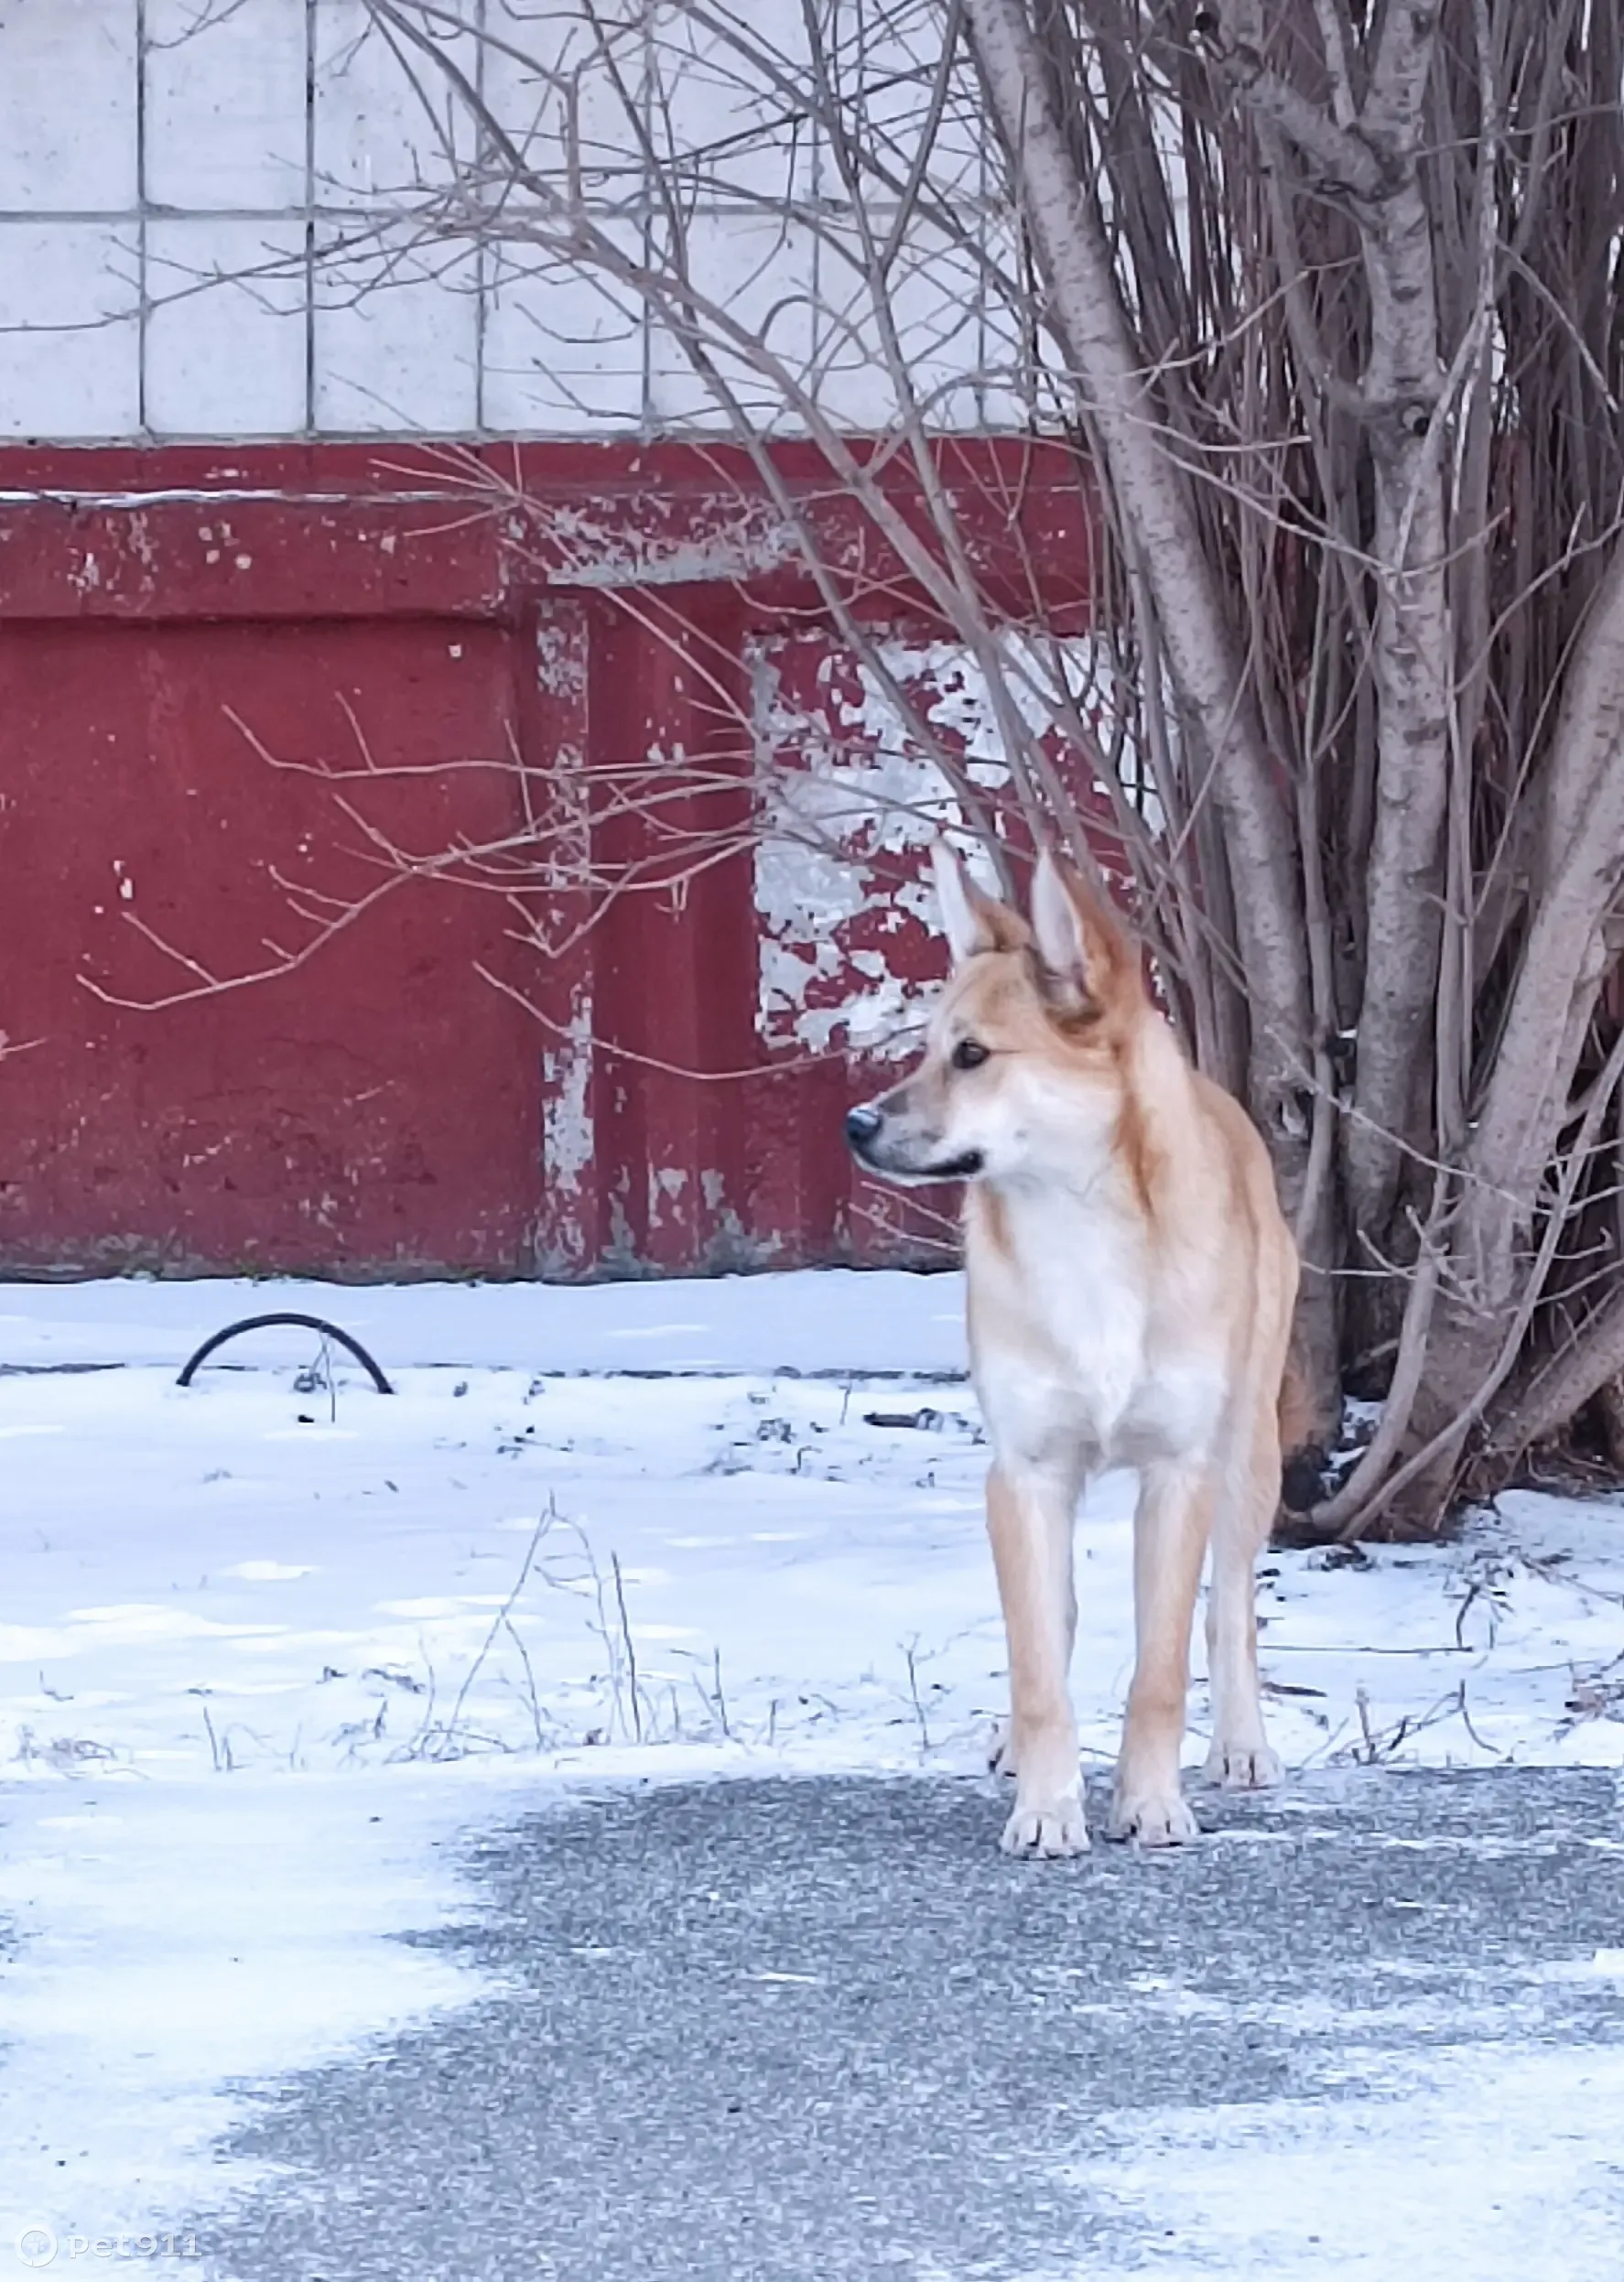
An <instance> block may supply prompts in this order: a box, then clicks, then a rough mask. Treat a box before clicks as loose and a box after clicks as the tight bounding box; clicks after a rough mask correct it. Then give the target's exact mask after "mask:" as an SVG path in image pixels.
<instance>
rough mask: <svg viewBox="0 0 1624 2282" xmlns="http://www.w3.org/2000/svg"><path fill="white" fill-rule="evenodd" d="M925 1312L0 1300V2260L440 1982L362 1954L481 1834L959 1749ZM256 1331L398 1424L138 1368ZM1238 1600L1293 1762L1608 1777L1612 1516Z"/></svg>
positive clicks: (847, 1278)
mask: <svg viewBox="0 0 1624 2282" xmlns="http://www.w3.org/2000/svg"><path fill="white" fill-rule="evenodd" d="M959 1304H960V1294H959V1291H958V1282H957V1279H955V1278H950V1277H933V1278H919V1277H909V1276H902V1275H893V1276H882V1275H867V1276H861V1277H859V1276H855V1275H848V1274H843V1273H828V1274H822V1275H803V1276H785V1277H779V1278H773V1279H753V1280H724V1281H721V1282H704V1283H697V1282H696V1283H666V1284H643V1285H622V1286H615V1287H606V1288H601V1289H596V1290H590V1291H582V1292H563V1291H558V1290H547V1289H543V1288H538V1287H534V1286H505V1287H469V1286H455V1287H412V1288H400V1289H393V1290H389V1289H385V1290H379V1289H366V1290H355V1289H339V1288H334V1287H320V1286H314V1285H309V1284H300V1285H297V1286H296V1285H276V1284H265V1283H259V1284H253V1285H249V1284H226V1283H211V1284H200V1283H193V1284H172V1285H157V1284H144V1283H111V1284H91V1285H79V1286H72V1287H42V1286H20V1285H11V1286H4V1287H0V1465H4V1466H5V1471H6V1487H5V1500H4V1509H3V1518H0V1532H3V1535H0V1546H3V1551H4V1562H3V1564H0V1578H3V1585H0V1760H3V1761H4V1767H3V1772H0V1936H3V1935H4V1932H5V1921H6V1920H10V1923H11V1928H12V1931H13V1936H14V1940H15V1942H16V1949H15V1953H14V1956H13V1958H12V1961H11V1963H10V1966H9V1970H8V1973H7V1976H6V1994H5V2012H4V2015H3V2016H0V2039H3V2040H4V2042H5V2050H4V2053H3V2054H0V2147H5V2149H6V2150H7V2159H6V2163H5V2171H4V2176H3V2178H0V2272H4V2271H5V2258H6V2257H7V2256H8V2255H11V2252H12V2245H13V2244H14V2243H15V2242H16V2236H17V2231H18V2230H19V2228H21V2227H22V2226H24V2225H25V2224H27V2223H38V2224H41V2225H45V2226H49V2228H50V2229H51V2230H52V2231H53V2232H54V2233H55V2234H56V2235H57V2237H58V2238H59V2239H60V2240H61V2241H63V2242H66V2241H67V2240H68V2239H69V2238H70V2236H71V2235H74V2234H78V2235H81V2236H84V2235H88V2236H92V2237H95V2236H103V2237H105V2236H108V2235H109V2234H114V2233H117V2231H118V2230H119V2229H121V2228H125V2229H128V2228H136V2227H140V2226H143V2225H145V2226H146V2227H147V2228H149V2229H151V2228H157V2229H161V2228H162V2226H163V2224H164V2223H165V2221H166V2220H168V2222H169V2223H171V2224H174V2223H178V2214H182V2213H184V2212H186V2211H187V2210H189V2209H194V2208H196V2207H197V2206H198V2204H199V2202H200V2201H202V2200H205V2199H206V2198H207V2197H208V2196H210V2195H211V2194H212V2193H215V2192H218V2191H222V2190H223V2189H224V2188H225V2187H226V2186H227V2185H228V2184H229V2183H230V2182H228V2181H226V2180H224V2179H222V2178H220V2177H219V2176H213V2177H211V2176H210V2175H209V2174H208V2173H207V2171H206V2169H205V2168H200V2167H203V2166H206V2163H207V2154H208V2147H209V2143H210V2141H211V2137H212V2136H213V2135H214V2134H215V2133H217V2132H218V2131H219V2130H220V2129H221V2127H222V2123H223V2122H224V2121H225V2120H226V2118H227V2117H228V2115H229V2114H230V2113H231V2110H232V2101H233V2094H232V2091H231V2085H232V2082H233V2079H248V2078H253V2077H258V2076H263V2075H265V2074H266V2073H269V2072H271V2071H277V2070H281V2069H285V2068H287V2067H291V2066H294V2065H298V2064H300V2063H302V2062H305V2061H307V2060H313V2059H316V2058H318V2057H320V2056H322V2055H325V2054H327V2053H330V2052H334V2051H337V2050H340V2049H344V2048H346V2047H347V2046H348V2045H350V2044H351V2043H352V2042H353V2040H354V2039H356V2038H357V2037H359V2036H361V2035H363V2034H364V2033H366V2032H368V2031H372V2030H375V2029H378V2028H383V2027H385V2026H387V2025H389V2024H391V2023H394V2022H396V2021H399V2020H401V2019H404V2018H406V2017H412V2016H416V2015H421V2014H422V2013H423V2012H425V2011H426V2010H428V2009H429V2008H432V2007H434V2006H438V2005H443V2004H448V2003H452V2002H456V2001H460V1999H461V1998H462V1997H463V1996H465V1995H467V1994H468V1985H467V1982H466V1980H465V1978H464V1977H463V1976H462V1975H461V1974H460V1972H459V1971H458V1970H457V1969H455V1968H453V1966H452V1965H450V1964H449V1963H447V1962H446V1960H445V1958H444V1957H443V1956H442V1955H441V1954H439V1953H438V1952H433V1951H429V1950H425V1949H422V1948H413V1947H410V1946H407V1945H405V1944H402V1943H400V1942H398V1941H390V1940H388V1939H386V1938H384V1937H386V1936H388V1935H390V1934H393V1933H399V1932H402V1931H409V1930H411V1929H413V1928H417V1927H421V1926H425V1925H428V1924H432V1923H435V1922H437V1921H443V1920H446V1919H448V1918H449V1917H451V1916H453V1915H454V1914H455V1912H456V1910H457V1909H458V1908H459V1906H460V1889H459V1887H458V1885H457V1882H456V1879H455V1876H454V1875H453V1872H452V1870H451V1869H450V1868H449V1867H444V1868H442V1867H441V1864H442V1863H445V1862H447V1861H448V1858H449V1856H450V1855H452V1854H453V1852H454V1849H455V1845H456V1843H457V1840H458V1838H459V1836H460V1833H464V1832H466V1831H468V1830H470V1829H471V1828H474V1827H477V1826H478V1825H479V1824H480V1823H482V1822H490V1821H492V1820H493V1819H495V1818H498V1817H500V1816H502V1815H503V1814H507V1813H510V1812H518V1811H520V1810H521V1809H523V1808H526V1807H529V1806H532V1805H534V1804H535V1803H536V1802H537V1801H539V1800H541V1799H543V1798H545V1797H547V1795H549V1793H552V1792H556V1790H558V1787H559V1786H560V1785H562V1784H568V1783H579V1782H583V1781H585V1782H591V1781H594V1780H601V1779H604V1778H606V1777H611V1776H617V1777H618V1776H626V1775H652V1776H662V1775H679V1774H680V1775H684V1776H691V1775H693V1774H694V1773H695V1772H696V1771H701V1770H715V1771H719V1772H725V1771H728V1770H737V1769H742V1768H751V1769H754V1770H760V1769H764V1768H779V1767H791V1768H847V1769H850V1768H904V1767H917V1766H919V1765H920V1764H921V1763H924V1764H926V1765H936V1766H941V1767H947V1768H968V1767H970V1766H973V1765H974V1764H976V1763H977V1759H978V1757H979V1754H980V1750H981V1748H982V1744H983V1739H984V1736H985V1734H986V1731H987V1728H988V1725H989V1723H990V1721H991V1717H992V1716H993V1714H995V1713H996V1712H997V1711H999V1710H1000V1709H1001V1700H1002V1692H1003V1682H1002V1678H1001V1665H1002V1652H1001V1632H1000V1627H999V1623H998V1617H997V1604H996V1598H995V1595H994V1591H993V1585H992V1580H991V1569H990V1565H989V1563H988V1560H987V1557H986V1554H985V1551H984V1546H983V1541H982V1535H981V1520H980V1478H981V1474H982V1470H983V1466H984V1464H985V1451H984V1449H983V1448H982V1447H981V1446H980V1436H979V1430H978V1428H977V1425H976V1420H975V1408H974V1403H973V1401H972V1399H971V1397H970V1394H969V1389H968V1388H967V1387H965V1386H964V1385H962V1384H960V1383H955V1381H954V1380H953V1379H951V1378H950V1377H949V1376H948V1374H951V1373H953V1372H954V1371H955V1370H956V1368H957V1367H958V1362H959V1358H960V1354H961V1342H960V1331H959ZM278 1307H291V1308H298V1309H302V1310H306V1311H311V1312H314V1313H317V1314H328V1315H330V1316H331V1317H333V1318H334V1319H335V1320H336V1321H337V1322H339V1323H340V1324H341V1325H344V1326H345V1328H347V1329H348V1330H350V1331H352V1332H353V1333H355V1334H356V1335H357V1336H360V1337H361V1338H362V1339H363V1340H364V1341H365V1342H366V1343H367V1344H368V1345H369V1346H372V1347H373V1349H374V1352H375V1353H376V1355H377V1357H378V1359H379V1360H380V1362H381V1363H382V1364H383V1365H384V1368H385V1369H386V1370H387V1371H388V1372H389V1373H390V1375H391V1377H392V1378H393V1379H394V1380H395V1389H396V1391H395V1394H393V1395H392V1396H389V1397H386V1398H385V1397H382V1396H380V1395H378V1394H376V1393H375V1392H374V1390H372V1388H371V1387H370V1385H369V1384H368V1383H367V1381H366V1380H365V1379H364V1377H363V1375H362V1373H361V1372H360V1371H359V1370H357V1369H356V1368H353V1367H352V1366H351V1365H350V1364H349V1362H348V1359H347V1358H344V1357H327V1356H324V1355H323V1354H322V1353H321V1351H320V1350H321V1343H320V1341H319V1339H318V1338H317V1337H315V1336H313V1335H311V1334H309V1333H308V1332H296V1331H287V1330H284V1331H278V1332H266V1333H263V1334H258V1335H254V1336H253V1337H252V1338H249V1339H244V1341H242V1342H239V1343H237V1344H234V1345H233V1346H228V1347H227V1348H225V1349H223V1350H222V1353H221V1354H220V1356H219V1357H217V1358H216V1359H214V1360H213V1361H211V1363H210V1364H208V1365H206V1366H205V1367H204V1368H203V1370H202V1371H201V1372H200V1375H199V1378H198V1379H197V1381H196V1383H195V1384H194V1385H193V1386H192V1387H191V1388H190V1389H189V1390H180V1389H179V1388H177V1387H176V1385H175V1384H174V1379H175V1373H176V1370H177V1368H178V1367H179V1364H180V1363H181V1362H182V1361H183V1360H184V1359H185V1357H186V1355H187V1354H188V1352H189V1350H190V1348H191V1347H192V1346H194V1345H195V1344H196V1343H197V1342H198V1341H199V1340H200V1339H201V1338H203V1337H204V1336H207V1335H208V1334H209V1333H210V1332H211V1331H213V1330H215V1329H217V1328H219V1327H221V1326H222V1325H224V1324H225V1323H227V1322H229V1321H230V1320H231V1319H232V1318H233V1317H234V1316H237V1315H241V1314H250V1313H260V1312H264V1311H266V1310H270V1309H275V1308H278ZM1130 1512H1131V1484H1130V1483H1129V1482H1127V1481H1126V1480H1125V1479H1122V1478H1120V1477H1112V1478H1110V1479H1108V1480H1107V1481H1105V1482H1104V1483H1102V1484H1101V1485H1100V1486H1099V1488H1098V1490H1097V1491H1096V1493H1095V1494H1094V1496H1093V1498H1092V1499H1091V1501H1090V1506H1089V1509H1088V1513H1087V1515H1086V1517H1085V1519H1084V1521H1083V1523H1082V1525H1081V1528H1080V1530H1079V1539H1078V1547H1079V1575H1080V1599H1081V1620H1080V1627H1079V1638H1078V1648H1077V1665H1076V1671H1075V1693H1076V1696H1077V1708H1078V1713H1079V1718H1080V1722H1081V1732H1082V1737H1083V1743H1084V1747H1085V1749H1086V1750H1087V1751H1088V1753H1090V1754H1095V1755H1098V1756H1099V1758H1100V1759H1101V1760H1102V1761H1103V1760H1104V1759H1106V1758H1108V1757H1109V1756H1110V1752H1111V1750H1112V1747H1113V1745H1114V1740H1115V1733H1116V1724H1117V1720H1118V1717H1119V1714H1120V1707H1121V1698H1122V1693H1123V1690H1124V1687H1125V1684H1126V1680H1127V1676H1128V1669H1129V1660H1130V1645H1131V1607H1130V1597H1129V1530H1130V1524H1129V1516H1130ZM1261 1614H1262V1617H1263V1622H1264V1630H1263V1635H1262V1640H1263V1666H1264V1671H1265V1674H1266V1679H1267V1683H1268V1686H1269V1690H1270V1695H1271V1711H1272V1723H1273V1730H1274V1736H1275V1740H1276V1742H1277V1744H1278V1745H1279V1747H1280V1748H1281V1749H1282V1751H1283V1754H1284V1756H1285V1757H1286V1759H1287V1761H1288V1764H1290V1765H1293V1766H1297V1767H1302V1766H1305V1765H1309V1764H1320V1763H1324V1762H1326V1761H1327V1760H1336V1759H1337V1758H1339V1757H1391V1759H1393V1760H1395V1761H1399V1762H1402V1761H1424V1762H1428V1763H1434V1764H1438V1763H1454V1764H1467V1765H1485V1764H1491V1763H1494V1762H1496V1761H1499V1760H1502V1759H1503V1760H1516V1761H1519V1762H1523V1763H1527V1762H1531V1761H1537V1762H1551V1763H1556V1762H1563V1763H1585V1764H1596V1765H1608V1766H1613V1767H1619V1766H1624V1655H1621V1651H1624V1515H1620V1514H1619V1512H1618V1511H1617V1510H1616V1509H1612V1508H1608V1507H1596V1506H1592V1507H1583V1506H1577V1505H1573V1504H1569V1503H1564V1502H1562V1501H1558V1500H1554V1499H1548V1498H1537V1497H1533V1496H1528V1495H1521V1494H1518V1495H1513V1496H1511V1497H1510V1498H1507V1499H1506V1500H1505V1501H1504V1503H1503V1509H1502V1512H1501V1514H1500V1516H1499V1519H1498V1520H1494V1521H1490V1522H1485V1523H1484V1524H1483V1525H1482V1526H1481V1527H1480V1528H1478V1530H1475V1531H1474V1532H1473V1533H1472V1534H1471V1535H1470V1536H1469V1537H1468V1538H1467V1541H1465V1542H1464V1543H1463V1544H1460V1545H1458V1546H1454V1547H1450V1548H1447V1549H1444V1550H1441V1551H1436V1552H1433V1551H1415V1550H1396V1551H1383V1552H1376V1553H1374V1554H1372V1555H1370V1556H1369V1557H1367V1558H1365V1559H1364V1560H1363V1562H1362V1563H1360V1564H1359V1565H1331V1564H1330V1563H1327V1561H1326V1557H1325V1556H1324V1555H1306V1554H1293V1555H1280V1556H1275V1557H1272V1558H1271V1559H1270V1561H1269V1562H1268V1563H1266V1574H1265V1578H1264V1584H1263V1590H1262V1595H1261ZM1197 1659H1198V1662H1199V1648H1198V1647H1197ZM1205 1710H1206V1706H1205V1696H1204V1690H1203V1689H1202V1687H1201V1686H1200V1684H1199V1683H1197V1685H1196V1689H1195V1691H1194V1695H1193V1700H1192V1707H1191V1722H1192V1735H1191V1742H1190V1757H1192V1758H1195V1757H1197V1756H1198V1754H1199V1752H1200V1749H1201V1747H1202V1741H1201V1739H1202V1736H1203V1730H1204V1720H1205ZM995 1819H996V1818H995V1816H990V1820H989V1828H988V1843H989V1844H991V1843H992V1839H993V1837H994V1835H995V1831H994V1827H993V1824H994V1822H995ZM18 2150H20V2151H21V2152H20V2155H19V2154H17V2153H16V2151H18ZM40 2239H41V2240H42V2239H43V2238H40Z"/></svg>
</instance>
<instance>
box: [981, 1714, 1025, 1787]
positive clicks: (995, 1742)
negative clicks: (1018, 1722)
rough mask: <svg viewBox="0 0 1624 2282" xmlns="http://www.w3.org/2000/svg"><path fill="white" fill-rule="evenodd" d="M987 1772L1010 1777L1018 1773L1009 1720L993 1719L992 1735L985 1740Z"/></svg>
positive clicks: (1012, 1728) (1012, 1733)
mask: <svg viewBox="0 0 1624 2282" xmlns="http://www.w3.org/2000/svg"><path fill="white" fill-rule="evenodd" d="M987 1772H988V1774H989V1775H1010V1776H1013V1775H1016V1774H1018V1773H1019V1772H1020V1769H1019V1768H1018V1766H1017V1764H1016V1760H1015V1730H1014V1724H1013V1722H1012V1721H1011V1720H1007V1719H995V1720H994V1721H993V1723H992V1733H991V1735H990V1736H988V1738H987Z"/></svg>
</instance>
